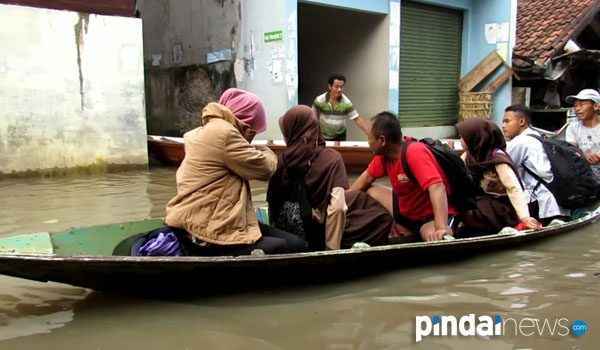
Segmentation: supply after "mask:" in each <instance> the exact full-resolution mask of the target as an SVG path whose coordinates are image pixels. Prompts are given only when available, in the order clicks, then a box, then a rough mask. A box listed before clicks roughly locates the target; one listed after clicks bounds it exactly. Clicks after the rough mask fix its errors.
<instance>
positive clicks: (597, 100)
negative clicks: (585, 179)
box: [565, 89, 600, 180]
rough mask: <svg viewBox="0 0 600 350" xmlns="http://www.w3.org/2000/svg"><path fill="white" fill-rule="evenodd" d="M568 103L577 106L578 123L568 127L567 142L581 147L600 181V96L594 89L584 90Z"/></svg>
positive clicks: (568, 97)
mask: <svg viewBox="0 0 600 350" xmlns="http://www.w3.org/2000/svg"><path fill="white" fill-rule="evenodd" d="M566 101H567V102H568V103H572V104H573V105H574V106H575V114H577V119H579V121H578V122H577V123H571V124H569V126H567V133H566V135H565V141H567V142H570V143H572V144H573V145H575V146H577V147H579V148H580V149H581V150H582V151H583V152H584V153H585V157H586V158H587V160H588V162H589V163H590V165H591V166H592V170H593V171H594V174H595V175H596V177H597V178H598V179H599V180H600V117H599V114H600V94H599V93H598V91H596V90H594V89H583V90H581V91H580V92H579V93H578V94H577V95H574V96H573V95H571V96H567V98H566Z"/></svg>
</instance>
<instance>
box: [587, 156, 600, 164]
mask: <svg viewBox="0 0 600 350" xmlns="http://www.w3.org/2000/svg"><path fill="white" fill-rule="evenodd" d="M585 159H587V161H588V163H590V164H596V163H598V162H600V154H598V153H586V154H585Z"/></svg>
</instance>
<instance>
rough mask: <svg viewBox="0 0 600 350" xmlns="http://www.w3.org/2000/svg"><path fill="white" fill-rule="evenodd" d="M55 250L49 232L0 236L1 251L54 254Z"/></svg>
mask: <svg viewBox="0 0 600 350" xmlns="http://www.w3.org/2000/svg"><path fill="white" fill-rule="evenodd" d="M53 252H54V250H53V248H52V241H51V240H50V234H49V233H48V232H39V233H31V234H26V235H19V236H13V237H4V238H0V253H19V254H52V253H53Z"/></svg>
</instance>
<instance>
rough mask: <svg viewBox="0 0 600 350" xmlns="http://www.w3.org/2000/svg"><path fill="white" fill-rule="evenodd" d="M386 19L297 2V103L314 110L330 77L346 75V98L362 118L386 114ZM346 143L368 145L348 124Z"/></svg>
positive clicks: (387, 91) (387, 85) (380, 15)
mask: <svg viewBox="0 0 600 350" xmlns="http://www.w3.org/2000/svg"><path fill="white" fill-rule="evenodd" d="M388 57H389V20H388V16H387V15H383V14H373V13H367V12H362V11H354V10H348V9H341V8H334V7H329V6H324V5H315V4H309V3H298V103H299V104H305V105H309V106H310V105H312V102H313V101H314V99H315V97H317V96H318V95H320V94H322V93H324V92H326V91H327V78H328V77H329V76H330V75H331V74H332V73H341V74H343V75H345V76H346V86H345V89H344V94H345V95H346V96H348V98H350V99H351V100H352V103H353V104H354V107H355V108H356V110H357V111H358V113H359V114H360V116H361V117H362V118H363V119H364V120H365V122H366V123H369V120H370V118H371V117H372V116H373V115H375V114H377V113H379V112H381V111H382V110H386V109H388V96H389V81H388V79H389V68H388V67H389V58H388ZM347 127H348V140H366V136H365V135H364V133H363V132H362V131H361V130H360V129H359V128H358V127H357V126H356V125H355V123H354V122H349V123H348V125H347Z"/></svg>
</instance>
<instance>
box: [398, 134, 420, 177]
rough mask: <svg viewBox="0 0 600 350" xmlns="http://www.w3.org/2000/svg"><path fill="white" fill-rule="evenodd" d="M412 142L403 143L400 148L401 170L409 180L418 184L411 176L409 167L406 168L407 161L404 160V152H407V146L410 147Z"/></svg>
mask: <svg viewBox="0 0 600 350" xmlns="http://www.w3.org/2000/svg"><path fill="white" fill-rule="evenodd" d="M413 142H415V141H412V140H411V141H406V143H404V146H403V147H402V170H404V173H405V174H406V176H407V177H408V178H409V179H411V180H412V181H414V182H416V183H419V182H418V181H417V179H416V178H415V176H414V175H413V173H412V171H410V167H409V166H408V160H406V152H407V151H408V146H410V145H411V144H412V143H413Z"/></svg>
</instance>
